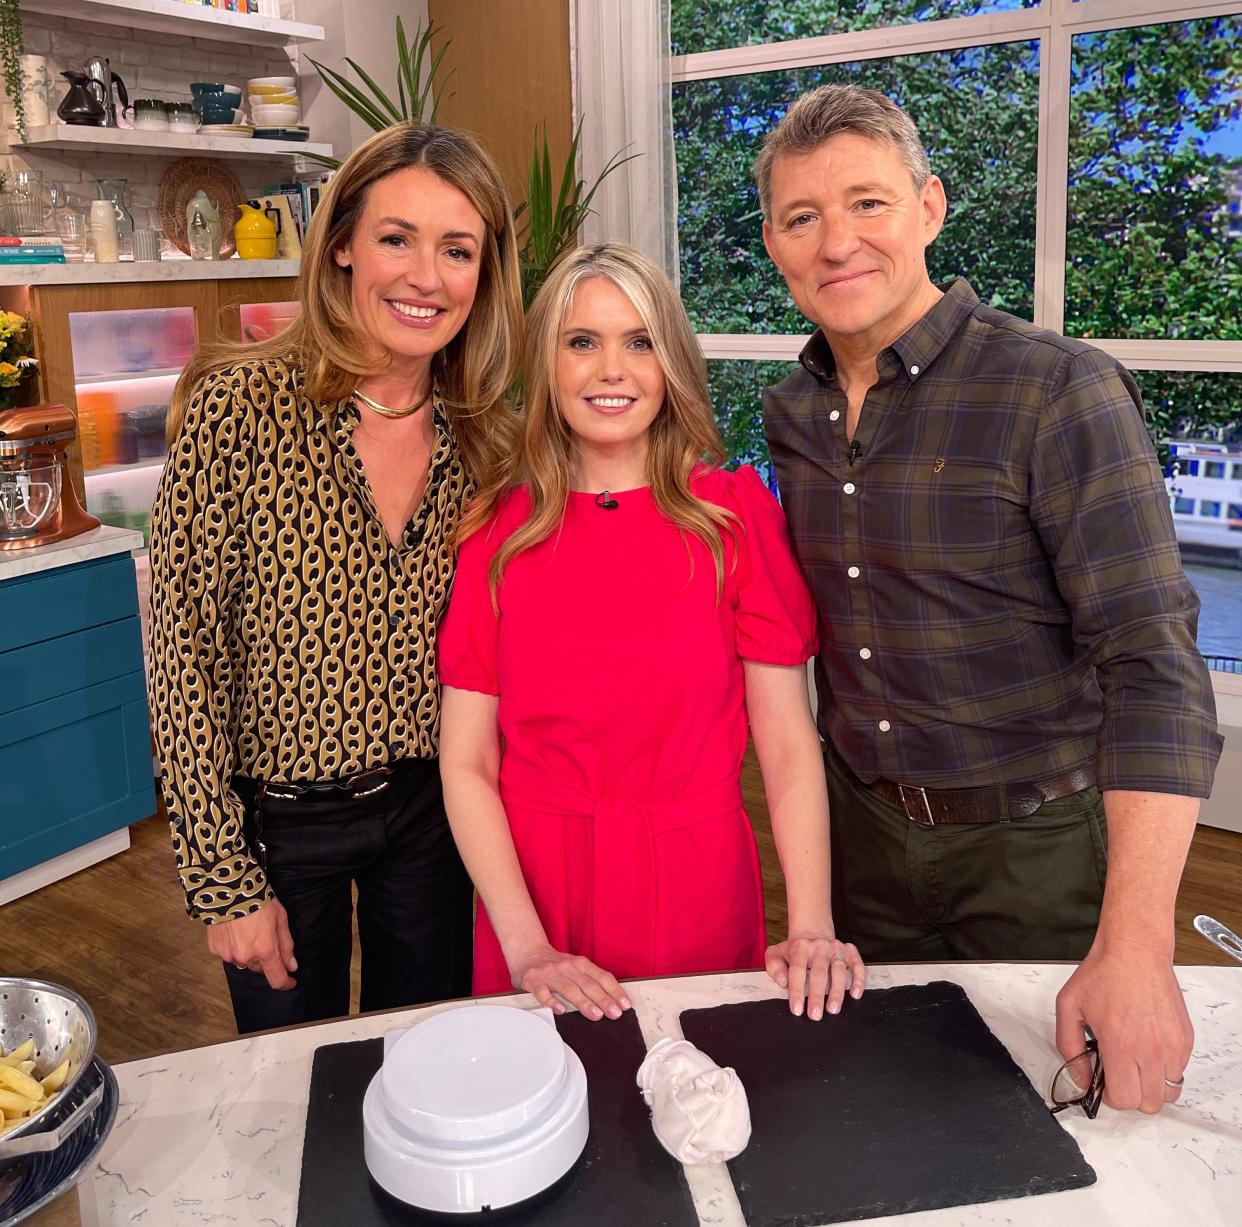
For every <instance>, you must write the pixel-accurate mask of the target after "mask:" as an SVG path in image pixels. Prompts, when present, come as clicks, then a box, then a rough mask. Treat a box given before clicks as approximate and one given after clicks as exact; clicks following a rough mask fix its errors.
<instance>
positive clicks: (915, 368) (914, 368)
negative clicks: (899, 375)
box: [910, 366, 919, 375]
mask: <svg viewBox="0 0 1242 1227" xmlns="http://www.w3.org/2000/svg"><path fill="white" fill-rule="evenodd" d="M918 373H919V368H918V367H917V366H912V367H911V368H910V374H911V375H917V374H918Z"/></svg>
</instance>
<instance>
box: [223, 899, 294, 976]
mask: <svg viewBox="0 0 1242 1227" xmlns="http://www.w3.org/2000/svg"><path fill="white" fill-rule="evenodd" d="M207 948H208V949H209V950H210V951H211V953H212V954H214V955H216V957H217V958H221V959H223V960H224V961H225V962H226V963H232V964H233V966H234V967H236V968H238V969H239V970H241V969H243V968H246V969H249V970H250V971H261V972H262V973H263V974H264V975H265V976H266V977H267V982H268V984H270V985H271V986H272V987H273V988H276V989H282V990H283V989H290V988H295V987H296V986H297V981H296V980H295V979H294V978H293V977H292V976H291V975H290V974H289V973H290V972H294V971H297V969H298V961H297V959H295V958H294V957H293V936H292V935H291V934H290V932H289V917H288V915H287V913H286V912H285V909H284V908H283V907H282V906H281V904H280V900H279V899H269V900H268V901H267V902H266V903H264V904H263V906H262V907H260V908H259V910H258V911H257V912H251V913H250V914H249V915H248V916H238V917H237V918H236V919H235V920H222V921H219V922H217V923H216V924H213V925H209V926H208V927H207Z"/></svg>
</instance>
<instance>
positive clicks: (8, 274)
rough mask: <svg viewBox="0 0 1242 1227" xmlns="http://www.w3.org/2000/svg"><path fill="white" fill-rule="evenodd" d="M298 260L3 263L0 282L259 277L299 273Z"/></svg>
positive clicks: (86, 282)
mask: <svg viewBox="0 0 1242 1227" xmlns="http://www.w3.org/2000/svg"><path fill="white" fill-rule="evenodd" d="M299 263H300V262H299V261H297V260H241V259H237V258H234V257H232V256H230V257H229V259H227V260H188V259H187V260H178V259H174V258H169V259H167V260H125V261H123V262H120V263H117V264H96V263H94V262H87V261H84V262H83V263H81V264H14V265H10V266H7V267H3V266H0V286H46V285H133V284H134V283H135V282H157V283H158V282H161V281H255V280H259V279H271V278H274V277H296V276H297V275H298V265H299Z"/></svg>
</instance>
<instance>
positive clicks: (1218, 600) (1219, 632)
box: [1185, 563, 1242, 657]
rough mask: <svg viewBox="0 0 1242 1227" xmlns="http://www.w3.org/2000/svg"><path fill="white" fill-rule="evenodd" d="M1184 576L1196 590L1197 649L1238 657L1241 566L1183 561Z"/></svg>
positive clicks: (1241, 622) (1241, 636)
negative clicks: (1235, 567) (1222, 565)
mask: <svg viewBox="0 0 1242 1227" xmlns="http://www.w3.org/2000/svg"><path fill="white" fill-rule="evenodd" d="M1185 565H1186V578H1187V579H1188V580H1190V582H1191V584H1193V585H1194V589H1195V591H1196V592H1197V593H1198V594H1199V600H1200V601H1201V602H1202V604H1203V609H1202V610H1201V611H1200V613H1199V651H1200V652H1202V653H1203V654H1204V656H1239V657H1242V570H1237V569H1234V568H1231V567H1205V566H1200V565H1199V564H1197V563H1187V564H1185Z"/></svg>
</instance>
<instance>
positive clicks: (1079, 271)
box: [670, 0, 1242, 693]
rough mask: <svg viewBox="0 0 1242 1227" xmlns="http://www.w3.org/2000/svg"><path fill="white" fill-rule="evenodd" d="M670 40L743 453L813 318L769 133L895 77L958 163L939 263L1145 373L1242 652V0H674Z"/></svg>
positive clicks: (1160, 451) (1207, 647) (1217, 662)
mask: <svg viewBox="0 0 1242 1227" xmlns="http://www.w3.org/2000/svg"><path fill="white" fill-rule="evenodd" d="M672 45H673V59H672V61H671V65H670V69H671V78H672V81H673V98H672V107H673V128H674V140H675V147H676V153H677V183H678V195H679V201H678V245H679V272H680V275H681V289H682V294H683V297H684V298H685V301H686V305H687V307H688V308H689V310H690V314H691V318H692V319H693V320H694V323H695V327H696V328H697V329H698V330H699V333H700V341H701V343H702V345H703V349H704V352H705V353H706V354H707V356H708V359H709V364H708V366H709V376H710V383H711V390H712V396H713V403H714V404H715V406H716V409H717V414H718V417H719V419H720V423H721V428H722V433H723V435H724V438H725V444H726V447H727V448H728V450H729V453H730V456H731V457H732V459H733V460H734V462H737V463H741V462H745V463H753V464H755V465H756V466H757V467H758V468H759V469H760V471H761V472H762V473H763V474H764V476H765V477H767V478H769V479H770V471H769V470H770V466H769V464H768V457H767V449H766V445H765V443H764V440H763V428H762V409H761V400H762V392H763V388H764V387H766V386H770V385H771V384H773V383H777V382H779V380H780V379H781V378H783V377H784V376H785V375H786V374H787V373H788V372H789V371H790V370H792V369H793V366H792V364H793V362H794V361H795V360H796V358H797V354H798V351H799V350H800V349H801V347H802V345H803V344H804V342H805V338H806V335H807V334H808V333H809V332H810V327H811V326H810V325H809V324H808V323H807V322H806V321H805V320H804V319H803V318H802V317H801V316H800V315H799V313H798V312H797V310H796V309H795V308H794V307H793V304H792V303H791V301H790V299H789V297H788V293H787V291H786V289H785V287H784V284H783V283H782V281H781V280H780V278H779V276H778V275H777V274H776V272H775V270H774V269H773V268H772V266H771V264H770V261H769V260H768V258H767V255H766V253H765V251H764V249H763V243H762V237H761V221H762V219H761V217H760V214H759V203H758V199H757V195H756V193H755V191H754V187H753V184H752V181H751V177H750V167H751V164H752V163H753V161H754V158H755V156H756V154H757V152H758V148H759V142H760V140H761V139H762V137H763V135H764V134H765V133H766V132H768V131H770V129H771V128H772V127H773V126H774V125H775V124H776V123H777V122H779V120H780V118H781V116H782V115H783V114H784V113H785V111H786V110H787V108H788V107H789V105H790V103H791V102H792V101H793V100H794V99H795V98H796V97H797V96H798V95H799V94H801V93H803V92H805V91H806V90H809V89H812V88H814V87H815V86H817V85H819V84H822V83H824V82H829V81H848V82H856V83H858V84H860V85H867V86H870V87H872V88H876V89H879V90H882V91H883V92H884V93H886V94H887V95H888V96H890V97H892V98H894V99H895V100H897V101H898V102H900V103H902V105H904V106H905V107H906V108H907V110H909V111H910V112H911V114H913V116H914V117H915V120H916V121H917V122H918V123H919V125H920V129H921V132H922V135H923V138H924V142H925V144H926V145H927V146H928V153H929V156H930V158H931V161H932V168H933V170H935V172H936V173H937V174H939V175H940V176H941V178H942V179H943V180H944V181H945V185H946V190H947V194H948V197H949V218H948V222H947V223H946V226H945V229H944V232H943V234H942V235H941V237H940V239H939V240H938V241H937V242H936V244H935V245H934V246H933V247H932V249H931V250H930V252H929V267H930V269H931V272H932V275H933V277H935V278H936V279H937V280H948V279H951V278H953V277H955V276H958V275H963V276H965V277H967V278H968V279H969V280H970V282H971V283H972V285H973V286H974V287H975V289H976V290H977V291H978V292H979V294H980V296H981V297H982V298H983V299H984V301H986V302H989V303H991V304H992V305H995V306H997V307H999V308H1001V309H1002V310H1006V311H1010V312H1013V313H1014V314H1016V315H1020V316H1022V317H1024V318H1027V319H1031V320H1033V321H1034V322H1035V323H1036V324H1038V325H1041V326H1043V327H1048V328H1051V329H1054V330H1057V331H1062V332H1065V333H1066V334H1067V335H1071V336H1081V337H1085V338H1090V339H1091V341H1092V343H1093V344H1097V345H1099V346H1100V347H1101V348H1102V349H1105V350H1106V351H1108V352H1109V353H1111V354H1113V355H1114V356H1115V357H1117V358H1118V359H1119V360H1121V361H1122V362H1123V363H1125V364H1126V365H1127V366H1128V367H1129V368H1130V369H1131V370H1132V371H1133V372H1134V375H1135V378H1136V380H1137V381H1138V384H1139V387H1140V389H1141V391H1142V393H1143V397H1144V402H1145V406H1146V411H1147V422H1148V427H1149V430H1150V432H1151V435H1152V440H1153V443H1154V445H1155V447H1156V451H1157V456H1158V459H1159V462H1160V464H1161V465H1162V466H1163V468H1164V472H1165V480H1166V486H1167V488H1168V491H1169V506H1170V511H1171V513H1172V515H1173V520H1174V524H1175V526H1176V529H1177V533H1178V540H1179V543H1180V545H1181V548H1182V554H1183V559H1184V561H1185V563H1186V569H1187V574H1188V576H1189V577H1190V579H1191V582H1192V584H1193V585H1194V586H1195V588H1196V590H1197V591H1198V593H1199V596H1200V599H1201V601H1202V605H1203V612H1202V615H1201V619H1200V628H1199V642H1200V648H1201V650H1202V651H1203V652H1204V654H1205V656H1207V657H1208V658H1209V663H1210V664H1212V665H1213V666H1214V667H1217V668H1219V669H1221V670H1223V671H1226V672H1227V671H1235V672H1236V671H1239V670H1242V0H1238V2H1237V3H1232V4H1231V3H1227V2H1226V3H1219V4H1212V3H1210V2H1209V0H1128V3H1126V4H1119V3H1118V2H1117V0H1076V2H1075V3H1074V4H1072V5H1069V4H1065V3H1063V2H1062V0H1044V2H1043V3H1042V4H1041V3H1040V0H775V2H766V0H763V2H761V0H672ZM1235 661H1236V662H1237V663H1236V664H1235V663H1232V662H1235ZM1221 684H1222V685H1225V686H1227V687H1228V686H1229V685H1230V684H1231V683H1221ZM1232 685H1236V683H1232ZM1239 692H1240V693H1242V688H1239Z"/></svg>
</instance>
